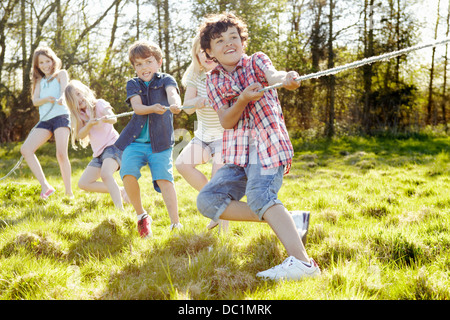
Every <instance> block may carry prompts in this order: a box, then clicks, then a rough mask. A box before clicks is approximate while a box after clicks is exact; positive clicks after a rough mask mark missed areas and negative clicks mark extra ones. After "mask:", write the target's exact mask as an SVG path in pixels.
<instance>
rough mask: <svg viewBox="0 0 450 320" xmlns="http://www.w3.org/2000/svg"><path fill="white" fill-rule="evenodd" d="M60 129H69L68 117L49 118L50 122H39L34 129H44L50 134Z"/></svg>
mask: <svg viewBox="0 0 450 320" xmlns="http://www.w3.org/2000/svg"><path fill="white" fill-rule="evenodd" d="M61 127H62V128H65V127H67V128H69V129H70V117H69V115H68V114H63V115H61V116H57V117H54V118H51V119H50V120H47V121H41V122H39V124H38V125H37V126H36V128H41V129H46V130H48V131H50V132H51V133H54V132H55V130H56V129H58V128H61Z"/></svg>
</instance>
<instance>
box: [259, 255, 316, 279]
mask: <svg viewBox="0 0 450 320" xmlns="http://www.w3.org/2000/svg"><path fill="white" fill-rule="evenodd" d="M310 263H311V266H310V267H308V266H306V265H305V264H304V263H303V262H302V261H300V260H298V259H296V258H295V257H292V256H291V257H289V258H287V259H286V260H284V261H283V263H281V264H279V265H277V266H275V267H273V268H270V269H269V270H266V271H261V272H258V273H257V274H256V276H257V277H260V278H264V279H270V280H300V279H302V278H306V277H316V276H318V275H319V274H320V269H319V266H318V265H317V263H316V262H315V261H314V259H311V260H310Z"/></svg>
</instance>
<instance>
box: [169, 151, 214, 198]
mask: <svg viewBox="0 0 450 320" xmlns="http://www.w3.org/2000/svg"><path fill="white" fill-rule="evenodd" d="M208 160H209V155H208V154H207V152H205V150H204V149H203V148H202V146H201V145H198V144H195V143H190V144H188V145H187V146H186V147H185V148H184V149H183V151H182V152H181V153H180V155H179V156H178V158H177V160H176V161H175V166H176V168H177V170H178V172H179V173H180V174H181V175H182V176H183V178H184V179H185V180H186V181H187V182H188V183H189V184H190V185H191V186H192V187H194V188H195V189H196V190H197V191H200V190H201V189H202V188H203V187H204V186H205V185H206V184H207V183H208V179H207V178H206V176H205V175H204V174H203V173H202V172H201V171H200V170H198V169H197V168H196V166H198V165H200V164H203V163H206V162H207V161H208Z"/></svg>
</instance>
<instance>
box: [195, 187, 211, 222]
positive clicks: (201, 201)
mask: <svg viewBox="0 0 450 320" xmlns="http://www.w3.org/2000/svg"><path fill="white" fill-rule="evenodd" d="M209 199H210V197H209V195H208V193H207V192H204V191H200V193H199V194H198V196H197V209H198V211H200V213H201V214H202V215H204V216H206V212H208V211H209V210H208V208H209V207H210V203H209V201H208V200H209Z"/></svg>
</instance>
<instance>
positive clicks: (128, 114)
mask: <svg viewBox="0 0 450 320" xmlns="http://www.w3.org/2000/svg"><path fill="white" fill-rule="evenodd" d="M192 108H195V106H182V107H181V108H180V109H181V110H186V109H192ZM164 109H166V110H169V109H170V107H164ZM133 114H134V111H130V112H124V113H119V114H112V115H110V116H107V117H106V119H114V118H122V117H127V116H132V115H133ZM95 120H100V118H97V119H95Z"/></svg>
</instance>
